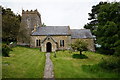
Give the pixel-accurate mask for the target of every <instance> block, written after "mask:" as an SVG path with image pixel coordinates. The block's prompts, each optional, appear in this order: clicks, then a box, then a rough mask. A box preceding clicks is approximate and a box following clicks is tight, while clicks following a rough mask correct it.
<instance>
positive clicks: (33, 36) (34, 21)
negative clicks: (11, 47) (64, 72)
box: [17, 10, 95, 52]
mask: <svg viewBox="0 0 120 80" xmlns="http://www.w3.org/2000/svg"><path fill="white" fill-rule="evenodd" d="M77 39H80V40H82V41H85V42H86V43H87V44H88V46H87V47H88V49H89V50H90V51H95V48H94V40H93V37H92V34H91V31H90V30H89V29H70V27H69V26H42V22H41V15H40V13H39V12H38V11H37V10H34V11H32V10H31V11H28V10H27V11H24V10H22V18H21V25H20V30H19V35H18V41H17V44H18V45H27V46H30V47H36V48H40V49H41V51H42V52H54V51H56V50H68V49H71V47H70V46H69V44H71V43H73V42H74V41H75V40H77Z"/></svg>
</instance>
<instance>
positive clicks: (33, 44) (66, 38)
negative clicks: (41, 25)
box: [30, 36, 71, 52]
mask: <svg viewBox="0 0 120 80" xmlns="http://www.w3.org/2000/svg"><path fill="white" fill-rule="evenodd" d="M46 37H47V36H31V42H30V44H31V47H37V46H36V40H39V39H40V41H41V42H42V41H43V40H44V39H45V38H46ZM51 37H52V38H53V39H54V40H55V41H56V42H57V43H58V44H57V45H56V44H55V43H54V42H53V41H52V40H50V41H45V42H44V43H43V44H41V47H42V48H43V49H42V50H43V51H44V52H46V44H47V42H51V44H52V47H53V48H52V51H55V50H58V49H59V50H62V49H69V48H70V46H69V44H70V43H71V36H51ZM60 40H64V47H60ZM38 47H40V46H38ZM55 47H56V48H55ZM57 47H58V48H57Z"/></svg>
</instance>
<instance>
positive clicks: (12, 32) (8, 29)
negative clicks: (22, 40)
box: [2, 8, 21, 41]
mask: <svg viewBox="0 0 120 80" xmlns="http://www.w3.org/2000/svg"><path fill="white" fill-rule="evenodd" d="M20 20H21V16H20V15H15V14H14V13H13V11H11V9H10V8H6V9H4V8H2V40H3V41H16V40H17V35H18V30H19V27H20Z"/></svg>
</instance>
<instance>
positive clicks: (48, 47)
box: [46, 42, 52, 52]
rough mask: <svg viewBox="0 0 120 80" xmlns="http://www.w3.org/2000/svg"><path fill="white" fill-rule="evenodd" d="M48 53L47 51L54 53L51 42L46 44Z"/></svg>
mask: <svg viewBox="0 0 120 80" xmlns="http://www.w3.org/2000/svg"><path fill="white" fill-rule="evenodd" d="M46 51H47V52H51V51H52V44H51V43H50V42H48V43H47V44H46Z"/></svg>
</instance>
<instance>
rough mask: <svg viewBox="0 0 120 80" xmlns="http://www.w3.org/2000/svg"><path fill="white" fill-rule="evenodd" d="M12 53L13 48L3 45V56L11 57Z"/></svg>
mask: <svg viewBox="0 0 120 80" xmlns="http://www.w3.org/2000/svg"><path fill="white" fill-rule="evenodd" d="M10 51H11V48H10V47H9V46H8V45H6V44H2V56H5V57H9V52H10Z"/></svg>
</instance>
